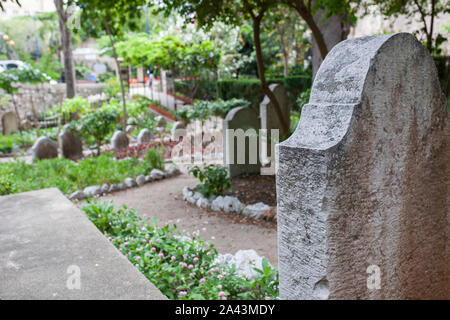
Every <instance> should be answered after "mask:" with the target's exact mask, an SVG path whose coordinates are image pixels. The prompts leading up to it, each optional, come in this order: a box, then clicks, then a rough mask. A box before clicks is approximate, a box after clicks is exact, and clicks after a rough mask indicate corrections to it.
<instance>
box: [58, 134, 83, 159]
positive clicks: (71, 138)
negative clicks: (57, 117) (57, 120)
mask: <svg viewBox="0 0 450 320" xmlns="http://www.w3.org/2000/svg"><path fill="white" fill-rule="evenodd" d="M59 144H60V146H61V152H62V155H63V157H64V158H67V159H71V160H76V159H80V158H82V157H83V145H82V143H81V139H80V138H79V137H77V136H76V135H75V134H73V133H72V132H71V131H70V130H69V129H68V128H65V129H64V130H63V131H62V132H61V133H60V134H59Z"/></svg>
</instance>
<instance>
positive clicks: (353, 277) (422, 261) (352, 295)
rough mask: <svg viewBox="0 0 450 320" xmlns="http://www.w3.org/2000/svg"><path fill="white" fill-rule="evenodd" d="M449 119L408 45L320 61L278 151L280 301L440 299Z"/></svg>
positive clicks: (384, 39)
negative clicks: (307, 94)
mask: <svg viewBox="0 0 450 320" xmlns="http://www.w3.org/2000/svg"><path fill="white" fill-rule="evenodd" d="M449 130H450V128H449V112H448V110H447V102H446V101H445V97H444V96H443V94H442V91H441V88H440V85H439V79H438V76H437V71H436V67H435V65H434V62H433V59H432V58H431V56H430V55H429V53H428V51H427V49H426V48H425V47H424V46H423V45H422V44H421V43H420V42H419V41H417V40H416V39H415V38H414V37H413V36H412V35H410V34H407V33H399V34H390V35H381V36H373V37H366V38H357V39H353V40H347V41H344V42H341V43H339V44H338V45H336V46H335V47H334V48H333V50H331V52H330V53H329V54H328V55H327V57H326V59H325V61H324V62H323V63H322V65H321V67H320V69H319V71H318V73H317V76H316V78H315V81H314V84H313V87H312V91H311V98H310V101H309V104H307V105H306V106H304V107H303V111H302V116H301V119H300V123H299V126H298V127H297V130H296V131H295V133H294V134H293V135H292V136H291V137H290V138H289V139H288V140H286V141H284V142H283V143H281V144H280V145H279V146H277V150H278V151H277V156H278V171H277V191H278V195H277V196H278V245H279V270H280V296H281V298H282V299H328V298H329V299H433V298H439V299H449V298H450V283H449V281H450V277H449V276H448V275H449V267H448V262H449V246H448V235H449V220H448V219H449V217H448V214H449V209H450V208H449V196H448V195H449V194H450V190H449V186H450V170H449V168H450V167H449V165H448V159H450V149H449V148H450V143H449V142H450V141H449V140H450V136H449Z"/></svg>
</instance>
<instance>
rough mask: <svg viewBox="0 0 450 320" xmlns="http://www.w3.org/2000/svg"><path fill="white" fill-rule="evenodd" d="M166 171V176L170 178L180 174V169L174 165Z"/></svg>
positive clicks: (167, 167)
mask: <svg viewBox="0 0 450 320" xmlns="http://www.w3.org/2000/svg"><path fill="white" fill-rule="evenodd" d="M165 171H166V175H167V176H169V177H171V176H175V175H177V174H180V169H179V168H178V166H177V165H176V164H174V163H172V164H170V165H168V166H166V168H165Z"/></svg>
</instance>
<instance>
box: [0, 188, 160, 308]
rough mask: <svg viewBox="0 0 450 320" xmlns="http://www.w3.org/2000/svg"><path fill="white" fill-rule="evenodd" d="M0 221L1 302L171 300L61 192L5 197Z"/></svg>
mask: <svg viewBox="0 0 450 320" xmlns="http://www.w3.org/2000/svg"><path fill="white" fill-rule="evenodd" d="M0 220H1V223H0V299H2V300H6V299H39V300H47V299H102V300H103V299H155V300H162V299H166V297H165V296H164V295H163V294H162V293H161V292H160V291H159V290H158V289H157V288H156V287H155V286H154V285H153V284H152V283H151V282H149V281H148V279H147V278H145V276H144V275H142V274H141V273H140V272H139V271H138V270H137V269H136V268H135V267H134V266H133V265H132V264H131V263H130V262H129V261H128V259H127V258H126V257H125V256H123V255H122V254H121V253H120V252H119V251H118V250H117V249H116V248H115V247H114V246H113V245H111V244H110V243H109V242H108V240H107V239H106V238H105V237H104V236H103V234H101V233H100V231H99V230H98V229H97V228H96V227H95V226H94V225H93V224H92V223H91V222H90V221H89V219H88V218H87V217H86V216H85V215H84V213H83V212H81V211H80V210H78V209H77V208H76V207H75V206H74V205H73V204H72V203H71V202H70V201H69V200H68V199H66V197H64V195H63V194H62V193H61V192H60V191H59V190H58V189H56V188H52V189H43V190H38V191H32V192H26V193H21V194H16V195H8V196H2V197H0ZM74 265H75V266H78V267H79V270H80V279H81V286H80V289H72V290H70V289H68V287H67V281H68V279H69V277H70V276H71V275H73V273H68V268H69V266H74Z"/></svg>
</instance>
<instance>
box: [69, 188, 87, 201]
mask: <svg viewBox="0 0 450 320" xmlns="http://www.w3.org/2000/svg"><path fill="white" fill-rule="evenodd" d="M86 198H87V196H86V194H85V193H84V192H83V191H81V190H77V191H75V192H73V193H72V194H71V195H70V196H69V200H84V199H86Z"/></svg>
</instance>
